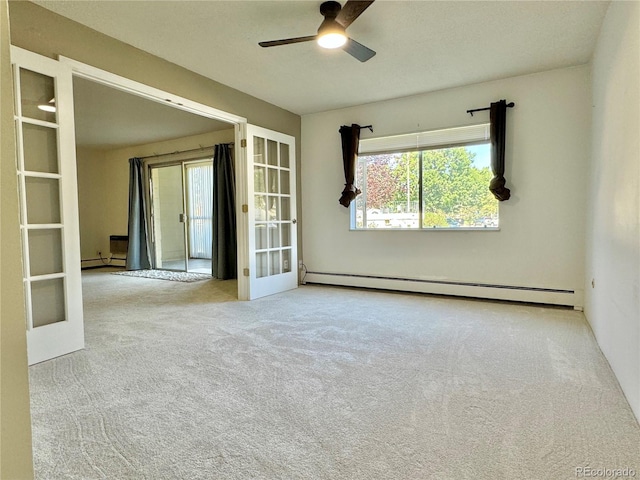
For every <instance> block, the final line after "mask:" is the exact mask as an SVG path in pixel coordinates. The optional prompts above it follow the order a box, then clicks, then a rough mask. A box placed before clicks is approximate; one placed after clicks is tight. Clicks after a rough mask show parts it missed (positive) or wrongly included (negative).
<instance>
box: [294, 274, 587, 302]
mask: <svg viewBox="0 0 640 480" xmlns="http://www.w3.org/2000/svg"><path fill="white" fill-rule="evenodd" d="M304 283H318V284H325V285H343V286H354V287H365V288H380V289H385V290H400V291H408V292H420V293H431V294H437V295H454V296H463V297H476V298H488V299H496V300H511V301H516V302H527V303H542V304H549V305H563V306H571V307H573V308H575V309H577V310H581V309H582V292H577V291H575V290H568V289H567V290H565V289H555V288H540V287H525V286H519V285H494V284H487V283H475V282H454V281H449V280H429V279H419V278H402V277H387V276H379V275H362V274H348V273H328V272H312V271H308V272H307V274H306V275H305V277H304Z"/></svg>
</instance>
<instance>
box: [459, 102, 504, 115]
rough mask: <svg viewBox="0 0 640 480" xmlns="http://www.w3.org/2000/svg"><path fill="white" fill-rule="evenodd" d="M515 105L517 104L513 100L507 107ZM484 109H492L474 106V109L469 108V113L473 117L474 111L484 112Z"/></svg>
mask: <svg viewBox="0 0 640 480" xmlns="http://www.w3.org/2000/svg"><path fill="white" fill-rule="evenodd" d="M515 106H516V104H515V103H513V102H511V103H507V107H508V108H513V107H515ZM484 110H491V107H484V108H474V109H472V110H467V113H468V114H469V115H471V116H472V117H473V112H483V111H484Z"/></svg>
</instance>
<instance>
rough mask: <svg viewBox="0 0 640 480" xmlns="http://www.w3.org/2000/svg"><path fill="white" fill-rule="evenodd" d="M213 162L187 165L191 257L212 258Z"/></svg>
mask: <svg viewBox="0 0 640 480" xmlns="http://www.w3.org/2000/svg"><path fill="white" fill-rule="evenodd" d="M212 199H213V163H208V164H196V165H187V215H188V218H189V257H191V258H208V259H210V258H211V243H212V223H213V201H212Z"/></svg>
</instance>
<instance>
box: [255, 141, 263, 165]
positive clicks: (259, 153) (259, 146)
mask: <svg viewBox="0 0 640 480" xmlns="http://www.w3.org/2000/svg"><path fill="white" fill-rule="evenodd" d="M264 153H265V152H264V138H261V137H253V163H265V161H264Z"/></svg>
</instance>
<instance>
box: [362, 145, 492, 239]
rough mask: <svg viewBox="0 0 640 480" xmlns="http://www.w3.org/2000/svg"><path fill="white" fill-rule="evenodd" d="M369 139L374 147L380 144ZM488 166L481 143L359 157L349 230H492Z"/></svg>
mask: <svg viewBox="0 0 640 480" xmlns="http://www.w3.org/2000/svg"><path fill="white" fill-rule="evenodd" d="M462 140H464V139H462ZM375 141H376V142H377V143H376V144H377V145H379V144H381V143H382V142H383V141H384V140H383V139H375ZM469 141H474V142H476V141H477V139H475V138H474V139H471V140H469ZM364 150H365V151H366V150H367V148H365V149H364ZM490 163H491V145H490V144H489V143H488V142H487V141H484V142H482V143H476V144H474V145H465V144H464V143H463V144H460V145H457V146H456V145H453V146H446V147H441V148H438V147H431V146H425V145H418V146H417V147H416V148H415V150H409V151H400V152H382V153H373V154H364V155H363V154H361V155H360V156H359V157H358V164H357V170H356V185H357V186H358V188H360V189H361V190H362V194H361V195H359V196H358V197H356V201H355V202H353V203H352V207H351V208H352V212H353V213H352V214H353V225H352V226H353V228H355V229H402V230H405V229H431V230H433V229H486V228H496V227H498V224H499V223H498V222H499V217H498V201H497V200H496V199H495V198H494V197H493V195H492V194H491V192H490V191H489V182H490V181H491V178H492V177H493V174H492V172H491V168H490Z"/></svg>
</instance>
